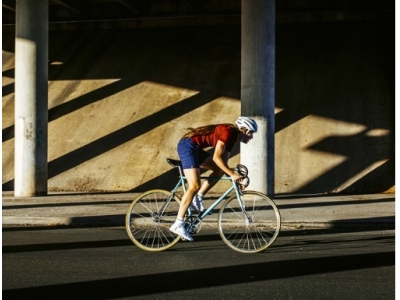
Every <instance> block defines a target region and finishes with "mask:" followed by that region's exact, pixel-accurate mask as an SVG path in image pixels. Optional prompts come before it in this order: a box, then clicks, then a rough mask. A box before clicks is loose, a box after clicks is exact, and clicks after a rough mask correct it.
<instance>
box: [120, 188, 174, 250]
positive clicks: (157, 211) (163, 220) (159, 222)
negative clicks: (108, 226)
mask: <svg viewBox="0 0 400 300" xmlns="http://www.w3.org/2000/svg"><path fill="white" fill-rule="evenodd" d="M179 206H180V200H179V199H178V198H177V197H175V196H173V195H172V193H171V192H169V191H165V190H150V191H147V192H145V193H143V194H141V195H139V196H138V197H137V198H136V199H135V200H133V202H132V204H131V205H130V206H129V209H128V211H127V213H126V217H125V228H126V231H127V233H128V236H129V238H130V239H131V240H132V242H133V243H134V244H135V245H136V246H138V247H139V248H141V249H142V250H146V251H152V252H157V251H164V250H166V249H168V248H171V247H172V246H174V245H175V244H176V243H177V242H179V240H180V237H179V236H177V235H176V234H174V233H172V232H171V231H169V228H170V226H171V225H172V224H173V223H174V222H175V220H176V216H177V215H178V210H179Z"/></svg>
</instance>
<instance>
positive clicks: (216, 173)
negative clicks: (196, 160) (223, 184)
mask: <svg viewBox="0 0 400 300" xmlns="http://www.w3.org/2000/svg"><path fill="white" fill-rule="evenodd" d="M229 156H230V154H229V152H224V154H223V159H224V161H225V163H227V162H228V159H229ZM200 166H201V167H202V168H203V169H207V170H211V171H212V173H211V174H210V177H221V176H222V175H224V172H223V171H222V170H221V169H220V168H219V167H218V166H217V164H216V163H215V162H214V160H213V158H212V156H208V157H207V158H206V159H205V160H204V161H203V162H202V163H201V165H200ZM217 182H218V179H217V178H214V179H211V178H210V179H207V180H204V182H203V184H202V186H201V188H200V190H199V191H198V194H200V195H203V196H204V195H205V194H206V193H207V192H208V191H209V190H210V189H211V188H212V187H213V186H214V185H215V184H216V183H217Z"/></svg>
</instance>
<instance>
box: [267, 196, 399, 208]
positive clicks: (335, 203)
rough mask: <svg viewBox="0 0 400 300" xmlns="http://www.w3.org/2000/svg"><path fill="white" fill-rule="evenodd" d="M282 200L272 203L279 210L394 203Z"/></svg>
mask: <svg viewBox="0 0 400 300" xmlns="http://www.w3.org/2000/svg"><path fill="white" fill-rule="evenodd" d="M284 201H285V200H284V199H279V200H277V201H274V202H275V204H276V206H277V207H278V208H279V210H285V209H293V208H305V207H324V206H342V205H358V204H373V203H390V202H395V199H394V198H385V199H374V200H349V201H323V202H313V203H310V202H307V203H296V204H293V203H291V204H285V202H284Z"/></svg>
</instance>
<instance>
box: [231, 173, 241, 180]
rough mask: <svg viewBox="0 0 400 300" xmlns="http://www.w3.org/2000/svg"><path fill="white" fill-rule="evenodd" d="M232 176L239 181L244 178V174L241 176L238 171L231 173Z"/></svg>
mask: <svg viewBox="0 0 400 300" xmlns="http://www.w3.org/2000/svg"><path fill="white" fill-rule="evenodd" d="M231 177H232V179H233V180H234V181H237V182H239V181H240V180H241V179H242V176H240V175H239V174H238V173H236V172H233V174H232V175H231Z"/></svg>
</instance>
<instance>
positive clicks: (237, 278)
mask: <svg viewBox="0 0 400 300" xmlns="http://www.w3.org/2000/svg"><path fill="white" fill-rule="evenodd" d="M394 264H395V252H394V251H393V252H381V253H373V254H358V255H341V256H329V257H318V258H309V259H291V260H289V261H277V262H265V263H252V264H246V265H236V266H228V267H216V268H208V269H197V270H196V280H193V271H192V270H190V271H179V272H168V273H162V274H152V275H143V276H132V277H123V278H114V279H104V280H94V281H88V282H75V283H66V284H57V285H48V286H41V287H30V288H19V289H12V290H3V298H4V299H28V298H29V299H72V298H73V299H116V298H124V297H133V296H140V295H142V296H143V295H153V294H161V293H168V292H173V291H182V290H190V289H201V288H205V287H218V286H222V285H233V284H245V283H247V282H249V283H250V282H255V281H269V280H276V279H280V278H290V277H298V276H308V275H316V274H326V273H332V272H345V271H347V270H362V269H366V268H377V267H385V266H393V265H394ZM227 274H229V276H227ZM176 278H180V280H178V281H177V280H176ZM149 282H150V283H155V282H156V283H157V284H153V285H152V286H151V288H149V285H148V284H149ZM116 287H118V288H116ZM93 291H96V295H95V296H94V295H93Z"/></svg>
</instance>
